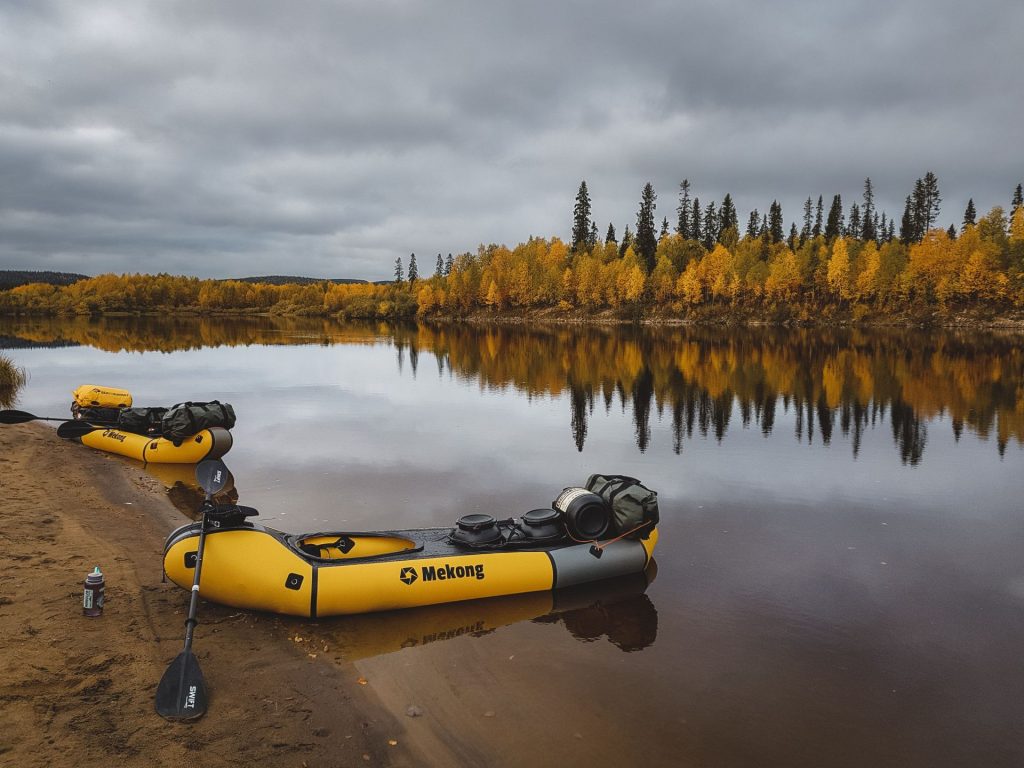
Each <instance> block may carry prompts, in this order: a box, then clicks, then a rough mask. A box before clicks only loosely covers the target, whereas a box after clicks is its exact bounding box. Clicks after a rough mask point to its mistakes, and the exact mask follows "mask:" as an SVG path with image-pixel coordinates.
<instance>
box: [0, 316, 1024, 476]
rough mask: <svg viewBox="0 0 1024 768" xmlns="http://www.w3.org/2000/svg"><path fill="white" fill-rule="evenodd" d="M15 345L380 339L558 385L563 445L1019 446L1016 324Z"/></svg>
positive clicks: (118, 342) (489, 374) (314, 322)
mask: <svg viewBox="0 0 1024 768" xmlns="http://www.w3.org/2000/svg"><path fill="white" fill-rule="evenodd" d="M0 336H2V337H3V338H4V339H8V340H12V339H13V340H14V342H16V343H15V345H34V344H41V345H54V344H84V345H89V346H92V347H96V348H99V349H103V350H106V351H115V352H116V351H164V352H172V351H178V350H186V349H196V348H200V347H209V346H237V345H252V344H302V343H306V344H323V345H328V344H380V343H389V342H390V343H394V344H395V346H396V348H397V353H398V359H399V364H400V365H401V366H402V367H403V368H404V367H405V366H408V367H409V368H410V369H411V370H412V371H414V372H415V371H416V369H417V368H418V367H419V365H420V363H421V358H422V356H423V354H430V355H433V358H434V361H435V363H436V366H437V371H438V373H439V374H441V375H443V374H444V373H445V372H448V373H450V375H452V376H454V377H456V378H458V379H460V380H464V381H470V382H475V383H478V384H479V386H481V387H486V388H489V389H507V388H508V389H514V390H516V391H520V392H525V393H526V394H527V396H528V397H534V396H537V397H542V396H562V395H563V394H564V395H566V396H567V397H568V401H569V424H570V427H571V433H572V438H573V440H574V442H575V443H576V446H577V448H579V449H580V450H582V449H583V446H584V444H585V442H586V440H587V438H588V436H589V434H590V431H591V426H590V423H591V420H592V417H593V414H594V410H595V408H600V407H602V406H603V408H604V409H605V411H606V412H607V411H608V410H610V409H611V408H612V407H613V405H614V404H615V403H616V401H617V402H618V403H619V405H620V407H621V408H623V410H625V409H626V408H627V407H628V408H629V409H630V411H631V415H632V421H633V426H634V432H635V439H636V444H637V447H638V448H639V449H640V450H641V451H645V450H647V448H648V447H649V446H650V443H651V432H652V419H653V420H655V421H656V420H665V419H668V420H669V421H670V423H671V433H672V447H673V450H675V451H676V452H677V453H679V452H681V451H683V450H684V446H685V444H686V442H687V441H689V440H692V439H694V438H697V437H700V438H711V437H713V438H714V439H715V440H718V441H721V440H723V439H724V438H725V436H726V434H727V433H728V431H729V427H730V422H731V421H733V420H735V419H739V421H740V423H741V425H742V426H743V427H744V428H752V427H756V428H758V429H760V431H761V432H762V433H763V434H765V435H769V434H771V433H772V432H773V431H774V430H775V428H776V421H777V419H778V418H779V414H780V412H781V413H782V414H788V415H789V416H790V420H791V421H792V423H793V425H794V432H795V437H796V439H797V440H799V441H801V442H804V441H806V442H807V443H814V442H815V441H817V440H820V441H821V442H822V443H824V444H828V443H830V442H831V441H832V439H833V435H834V434H835V431H836V429H838V430H839V432H840V434H842V435H844V436H846V437H848V438H849V439H850V442H851V444H852V446H853V451H854V454H855V455H856V454H857V453H858V452H859V451H860V447H861V444H862V441H863V437H864V435H865V433H866V431H867V430H869V429H876V428H879V427H880V426H882V425H885V424H888V425H889V427H890V428H891V430H892V434H893V438H894V440H895V442H896V445H897V447H898V450H899V452H900V456H901V458H902V460H903V461H904V462H906V463H909V464H915V463H917V462H918V461H920V459H921V456H922V454H923V451H924V447H925V444H926V442H927V437H928V431H927V422H928V421H930V420H933V419H936V418H945V419H949V420H950V421H951V423H952V428H953V432H954V435H955V436H956V437H957V439H959V437H960V435H961V434H962V433H963V430H964V428H965V427H966V428H967V429H968V430H970V431H972V432H973V433H975V434H976V435H978V436H979V437H981V438H983V439H989V438H994V439H995V442H996V444H997V446H998V450H999V452H1000V454H1002V452H1003V451H1004V450H1005V448H1006V445H1007V444H1008V442H1009V441H1010V440H1013V439H1015V440H1017V442H1018V443H1020V442H1024V351H1022V347H1021V344H1020V340H1021V338H1020V335H1019V334H1017V335H1009V334H1007V335H999V334H992V333H986V334H969V333H956V332H925V331H904V330H877V331H870V332H869V331H862V330H849V329H835V330H812V329H779V328H774V329H769V328H748V329H743V328H718V329H714V328H692V327H681V328H680V327H673V328H655V327H642V328H633V327H619V326H616V327H593V326H557V327H537V326H529V327H527V326H514V327H477V326H470V325H456V324H452V325H443V326H431V325H421V326H418V327H417V326H415V325H410V326H388V325H384V324H376V323H367V324H346V325H342V324H339V323H337V322H334V321H330V320H324V319H318V318H293V317H289V318H284V317H241V318H237V319H235V318H222V317H220V318H209V317H204V318H196V317H191V318H190V317H99V318H88V317H79V318H64V319H56V318H15V319H5V320H3V321H0Z"/></svg>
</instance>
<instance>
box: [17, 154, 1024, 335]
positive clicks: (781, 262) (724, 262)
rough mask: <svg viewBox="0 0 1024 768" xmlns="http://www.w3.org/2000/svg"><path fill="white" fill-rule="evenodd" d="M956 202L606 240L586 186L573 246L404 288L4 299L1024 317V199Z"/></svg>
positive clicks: (116, 287) (688, 200) (398, 313)
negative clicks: (948, 206)
mask: <svg viewBox="0 0 1024 768" xmlns="http://www.w3.org/2000/svg"><path fill="white" fill-rule="evenodd" d="M941 201H942V197H941V194H940V191H939V185H938V179H937V178H936V176H935V174H934V173H932V172H930V171H929V172H928V173H926V174H925V175H924V176H923V177H921V178H920V179H918V180H917V181H916V182H915V184H914V187H913V189H912V190H911V193H910V194H908V195H907V196H906V201H905V207H904V211H903V215H902V217H901V220H900V222H899V224H898V225H897V223H896V219H895V218H894V217H892V216H889V215H888V214H887V213H886V212H884V211H879V210H878V209H877V206H876V204H875V193H874V187H873V185H872V183H871V180H870V178H869V179H865V182H864V189H863V194H862V197H861V199H860V200H859V201H857V202H854V203H853V204H851V205H850V207H849V209H844V206H843V201H842V197H841V196H840V195H834V196H833V197H832V201H831V204H830V205H829V206H828V208H827V210H826V206H825V201H824V198H823V196H821V195H819V196H818V197H817V200H814V199H812V198H811V197H808V198H807V199H806V201H805V203H804V206H803V219H802V226H800V227H798V226H797V223H796V222H791V224H790V227H789V232H788V234H787V233H786V231H785V225H784V218H783V212H782V206H781V205H780V204H779V202H778V201H777V200H775V201H772V203H771V204H770V205H769V206H768V210H767V211H766V212H764V213H762V212H760V211H758V210H757V209H754V210H752V211H751V212H750V214H749V216H748V218H747V223H746V226H745V228H744V229H743V230H742V232H741V229H740V225H739V215H738V212H737V209H736V206H735V203H734V202H733V199H732V196H731V195H730V194H726V195H725V197H724V198H723V199H722V200H721V201H720V202H714V201H712V202H709V203H707V204H706V205H702V204H701V201H700V199H699V197H698V196H697V195H696V193H695V190H694V189H693V187H692V185H691V184H690V182H689V180H686V179H684V180H683V181H682V182H681V183H680V185H679V195H678V203H677V205H676V208H675V223H674V226H673V225H672V224H670V222H669V220H668V217H663V218H662V221H661V225H660V227H659V226H658V225H657V224H656V220H657V219H656V210H657V195H656V193H655V191H654V188H653V187H652V185H651V184H650V183H648V184H646V185H645V186H644V188H643V190H642V192H641V197H640V204H639V209H638V211H637V216H636V222H635V229H632V230H631V229H630V226H629V225H627V226H626V227H625V229H624V231H623V233H622V235H621V237H619V236H618V234H617V232H616V230H615V227H614V225H613V224H611V223H609V225H608V227H607V230H606V232H605V235H604V237H603V238H602V237H601V236H600V234H599V230H598V227H597V224H596V222H595V221H594V220H593V218H592V208H591V198H590V193H589V190H588V188H587V184H586V181H585V180H584V181H582V182H581V184H580V186H579V189H578V191H577V195H576V199H575V204H574V207H573V213H572V226H571V237H570V239H569V241H568V242H565V241H562V240H561V239H559V238H557V237H553V238H550V239H545V238H533V237H531V238H530V239H529V240H527V241H526V242H525V243H520V244H519V245H517V246H515V247H513V248H509V247H508V246H505V245H494V244H492V245H481V246H480V247H479V248H478V249H477V251H476V252H475V253H472V252H465V253H461V254H459V255H457V256H453V255H452V254H451V253H449V254H448V256H447V258H443V257H442V255H441V254H440V253H439V254H437V259H436V263H435V268H434V271H433V273H432V274H429V275H427V276H424V275H421V272H420V268H419V265H418V264H417V260H416V255H415V253H413V254H410V256H409V259H408V262H407V264H403V261H402V259H401V257H398V258H396V259H395V265H394V280H393V281H392V282H391V283H390V284H383V285H381V284H355V285H337V284H332V283H329V282H326V281H323V282H315V283H310V284H306V285H294V284H292V285H271V284H265V283H258V282H256V283H253V282H242V281H233V280H199V279H197V278H191V277H181V276H171V275H166V274H160V275H139V274H136V275H100V276H98V277H95V278H91V279H89V280H82V281H79V282H77V283H74V284H73V285H69V286H54V285H44V284H32V285H23V286H19V287H17V288H13V289H11V290H7V291H0V313H8V314H10V313H56V314H107V313H118V312H129V313H131V312H147V311H171V312H189V311H192V312H200V313H205V312H226V313H231V312H240V313H241V312H260V313H268V314H293V315H323V316H339V317H343V318H398V317H411V316H413V315H419V316H422V317H428V318H429V317H464V316H467V315H472V314H477V313H489V312H512V313H520V314H529V313H531V312H534V311H536V310H549V309H550V310H553V311H555V312H582V313H584V314H588V313H595V312H604V311H611V312H612V313H617V314H619V315H620V316H623V317H630V318H638V317H641V316H648V317H651V316H653V317H667V318H672V317H682V318H696V319H701V318H704V317H712V318H720V317H728V316H730V315H736V314H741V315H749V316H752V317H761V318H767V319H779V320H783V319H797V320H803V319H807V320H813V319H821V318H828V317H830V316H832V317H838V318H852V319H854V320H856V319H862V318H866V317H880V318H885V317H887V316H890V315H899V314H900V313H902V312H905V311H915V312H916V311H920V310H924V311H933V310H939V311H944V312H950V311H956V310H958V309H960V308H969V307H984V308H986V309H992V310H995V311H1002V310H1008V309H1019V308H1021V307H1024V200H1022V188H1021V185H1020V184H1018V185H1017V187H1016V189H1015V190H1014V192H1013V195H1012V198H1011V201H1010V206H1009V213H1007V212H1006V209H1004V208H1002V207H1001V206H995V207H993V208H992V209H991V210H990V211H989V212H988V213H987V214H985V215H984V216H979V215H978V213H977V211H976V210H975V206H974V202H973V200H971V201H969V202H968V204H967V207H966V209H965V211H964V213H963V217H962V222H961V225H960V226H959V227H957V226H954V225H950V226H949V227H948V228H946V229H943V228H941V227H939V226H936V224H937V222H938V217H939V214H940V211H941Z"/></svg>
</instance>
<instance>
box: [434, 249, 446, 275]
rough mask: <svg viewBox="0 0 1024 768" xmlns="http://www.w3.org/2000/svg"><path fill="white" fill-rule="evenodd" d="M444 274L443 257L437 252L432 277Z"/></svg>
mask: <svg viewBox="0 0 1024 768" xmlns="http://www.w3.org/2000/svg"><path fill="white" fill-rule="evenodd" d="M443 276H444V259H442V258H441V254H440V253H439V254H437V266H435V267H434V277H443Z"/></svg>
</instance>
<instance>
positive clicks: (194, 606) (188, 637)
mask: <svg viewBox="0 0 1024 768" xmlns="http://www.w3.org/2000/svg"><path fill="white" fill-rule="evenodd" d="M201 525H202V527H201V528H200V529H199V550H198V551H197V552H196V575H195V577H194V578H193V579H192V596H191V597H190V598H189V601H188V618H187V619H185V653H189V652H190V651H191V650H192V633H193V632H194V631H195V628H196V624H198V623H199V619H197V618H196V615H197V614H198V613H199V576H200V573H201V572H202V570H203V550H204V549H205V548H206V509H205V507H204V509H203V518H202V523H201ZM183 677H184V675H183Z"/></svg>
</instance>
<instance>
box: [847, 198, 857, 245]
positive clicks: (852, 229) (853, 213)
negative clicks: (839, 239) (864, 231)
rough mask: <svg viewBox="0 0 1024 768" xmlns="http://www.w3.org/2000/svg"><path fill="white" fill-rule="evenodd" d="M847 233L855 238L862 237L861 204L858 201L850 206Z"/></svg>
mask: <svg viewBox="0 0 1024 768" xmlns="http://www.w3.org/2000/svg"><path fill="white" fill-rule="evenodd" d="M846 235H847V237H850V238H853V239H857V238H858V237H860V206H859V205H857V204H856V203H854V204H853V205H851V206H850V218H849V222H848V223H847V225H846Z"/></svg>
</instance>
